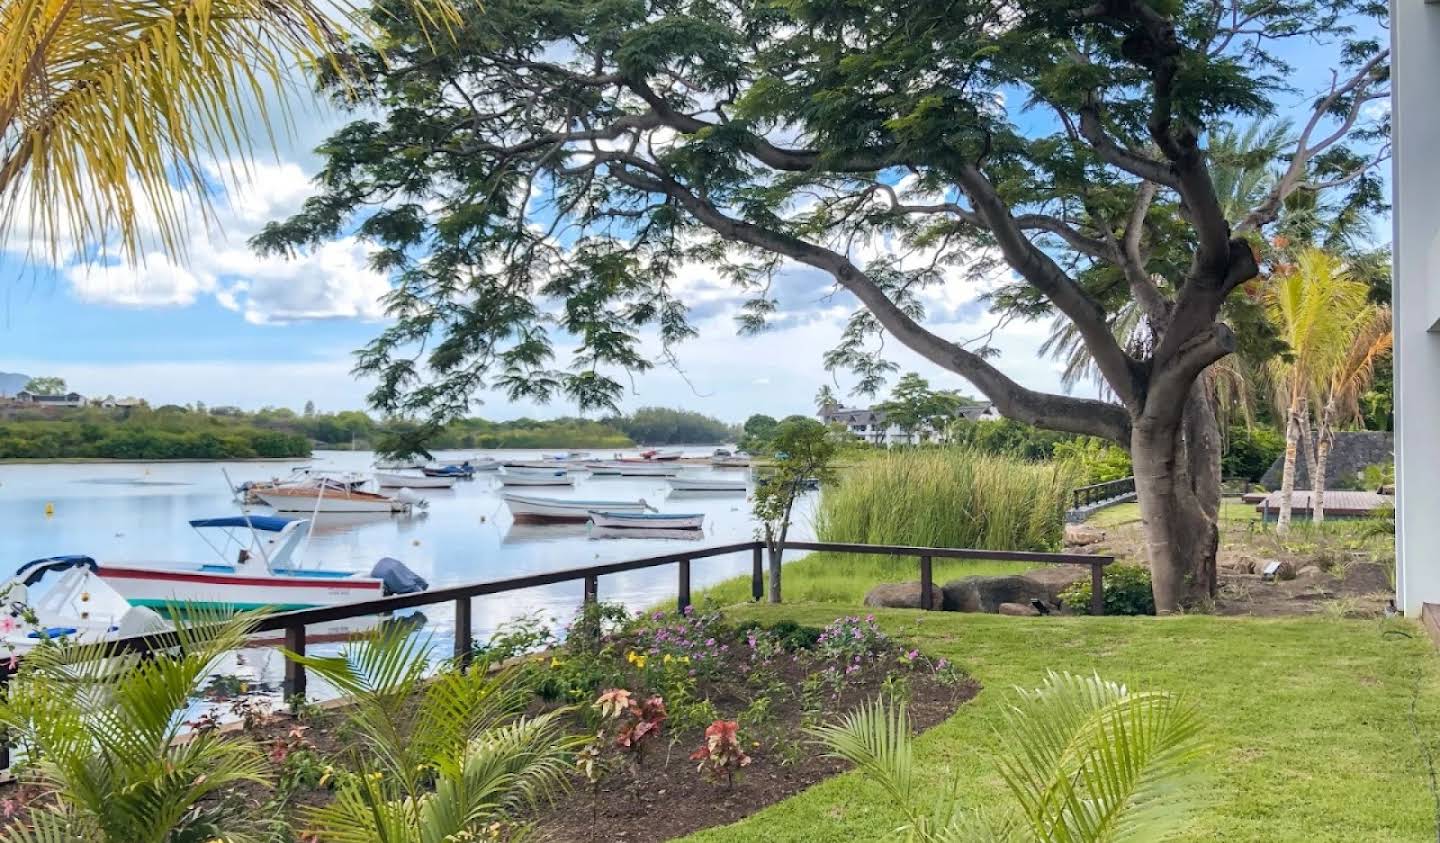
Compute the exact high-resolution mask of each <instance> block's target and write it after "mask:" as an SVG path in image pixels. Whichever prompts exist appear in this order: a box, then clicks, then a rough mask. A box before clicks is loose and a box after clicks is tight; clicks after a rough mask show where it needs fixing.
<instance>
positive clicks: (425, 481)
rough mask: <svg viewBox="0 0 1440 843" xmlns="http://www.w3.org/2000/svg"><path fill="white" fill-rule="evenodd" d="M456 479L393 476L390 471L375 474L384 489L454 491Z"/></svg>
mask: <svg viewBox="0 0 1440 843" xmlns="http://www.w3.org/2000/svg"><path fill="white" fill-rule="evenodd" d="M457 479H458V478H455V477H446V476H440V477H427V476H425V475H424V474H392V473H390V472H388V471H377V472H375V482H376V483H378V484H380V488H382V489H453V488H455V481H456V480H457Z"/></svg>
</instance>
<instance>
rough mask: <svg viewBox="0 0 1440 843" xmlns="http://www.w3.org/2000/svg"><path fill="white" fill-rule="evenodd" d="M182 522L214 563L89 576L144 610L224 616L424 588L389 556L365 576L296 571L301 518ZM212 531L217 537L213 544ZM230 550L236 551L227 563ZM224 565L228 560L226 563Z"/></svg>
mask: <svg viewBox="0 0 1440 843" xmlns="http://www.w3.org/2000/svg"><path fill="white" fill-rule="evenodd" d="M189 523H190V526H191V527H192V528H194V529H195V530H196V532H198V533H199V534H200V535H201V537H202V538H203V539H204V540H205V542H206V544H208V545H209V546H210V548H211V549H212V550H213V551H215V554H216V561H214V562H180V563H169V562H134V563H131V562H115V563H111V562H102V563H99V564H98V565H95V564H94V563H93V561H92V563H91V565H90V566H89V567H90V572H91V575H92V576H95V577H97V578H98V579H99V580H100V581H101V582H103V583H105V585H107V586H109V587H110V589H111V590H113V591H114V592H116V593H117V594H119V595H120V596H121V597H122V598H124V599H125V600H126V601H127V602H129V603H130V604H131V605H133V606H147V607H151V608H157V607H160V608H163V607H169V606H173V605H177V604H178V605H183V606H199V607H205V608H210V609H219V610H230V611H241V610H246V609H258V608H269V609H274V610H289V609H307V608H312V607H315V606H333V605H336V604H339V603H353V602H356V601H360V600H371V599H375V598H378V597H383V596H385V595H389V594H409V593H412V592H416V591H424V590H426V589H427V588H429V583H427V582H426V581H425V580H424V579H423V578H421V577H420V576H418V575H417V574H415V573H414V572H413V571H411V570H410V569H409V568H406V567H405V565H404V564H403V563H401V562H400V561H399V560H397V559H391V558H388V557H387V558H384V559H381V560H380V561H379V562H377V563H376V564H375V566H374V568H373V569H371V571H370V573H369V574H368V575H364V574H361V573H360V572H359V571H354V570H338V569H328V568H318V567H305V566H303V565H302V564H300V562H299V561H298V556H299V552H300V550H301V548H303V547H304V546H305V544H306V539H307V537H308V535H309V530H310V522H309V521H308V520H305V519H294V518H281V517H276V516H265V515H250V514H242V515H229V516H223V517H219V518H200V519H196V520H193V521H191V522H189ZM212 530H213V531H216V533H217V534H219V535H223V536H224V538H223V539H221V540H214V539H212V538H211V534H210V532H209V531H212ZM232 550H235V551H237V552H236V553H235V555H234V556H233V557H231V556H230V555H229V553H230V551H232ZM82 558H88V557H82ZM230 558H233V560H234V561H233V562H232V561H225V560H227V559H230Z"/></svg>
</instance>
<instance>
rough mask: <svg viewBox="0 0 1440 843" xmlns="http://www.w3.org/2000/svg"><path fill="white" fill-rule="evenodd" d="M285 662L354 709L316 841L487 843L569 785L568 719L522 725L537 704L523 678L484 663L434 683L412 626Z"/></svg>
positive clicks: (313, 824)
mask: <svg viewBox="0 0 1440 843" xmlns="http://www.w3.org/2000/svg"><path fill="white" fill-rule="evenodd" d="M286 655H287V656H288V657H290V658H293V659H296V660H297V661H300V662H301V663H303V664H304V665H305V666H306V667H307V668H308V669H309V670H312V671H314V672H315V673H316V674H317V675H319V676H321V677H323V678H324V679H326V680H328V681H329V682H330V683H332V684H333V685H334V686H335V687H336V688H337V689H339V690H340V691H341V692H343V693H344V694H345V695H346V698H347V700H348V701H349V702H350V704H349V705H348V706H347V707H346V709H345V716H346V718H347V722H348V724H349V727H350V731H351V732H352V733H353V734H354V735H355V740H354V741H353V744H352V752H351V759H350V763H351V769H350V771H349V775H345V776H343V777H342V778H341V783H340V785H339V786H338V788H337V791H336V796H335V800H334V802H332V803H331V804H329V805H326V806H324V807H320V808H314V809H310V810H309V811H308V814H307V819H308V824H309V826H310V831H309V833H310V834H312V835H313V836H314V839H316V840H320V841H337V843H348V841H355V840H366V841H374V843H443V841H449V840H478V839H487V838H485V835H484V832H485V830H486V828H487V827H488V826H490V825H491V824H492V823H495V822H496V821H499V820H504V819H505V818H506V817H508V816H509V815H510V814H511V812H512V811H513V810H514V809H516V808H521V807H527V806H532V807H533V806H534V805H535V804H537V803H539V802H542V801H544V800H545V799H548V798H549V796H550V795H551V794H553V793H554V792H556V791H558V790H561V789H563V788H564V787H565V786H566V775H567V774H568V772H569V770H570V765H569V763H568V757H569V756H568V750H569V749H570V748H571V747H572V746H573V745H574V743H575V742H574V741H573V740H572V739H570V738H568V737H566V736H565V734H564V732H563V730H562V726H561V724H562V718H563V717H564V716H565V715H566V714H567V713H568V712H567V711H566V710H564V709H561V710H557V711H553V712H549V713H546V714H542V715H539V716H536V717H527V716H524V711H525V706H526V704H527V703H528V702H529V699H530V695H529V693H528V688H527V686H526V685H524V684H523V683H522V682H520V681H519V680H520V676H519V674H518V673H517V670H516V669H515V668H510V669H505V670H499V671H492V670H490V665H488V664H484V663H477V664H475V665H472V666H471V667H470V668H469V669H458V668H452V669H446V670H442V671H441V672H440V673H439V674H438V675H436V676H433V677H430V678H429V679H425V677H424V675H425V672H426V670H427V668H428V667H429V665H430V662H431V658H430V657H431V646H430V644H429V642H428V641H422V640H420V639H417V638H416V637H415V636H413V635H412V633H411V630H410V629H409V628H408V627H406V626H405V625H403V624H393V625H390V626H388V627H385V628H382V629H381V630H380V631H378V632H377V633H376V634H375V635H373V636H371V637H369V638H367V639H366V640H364V641H361V642H358V643H355V644H352V645H350V646H347V647H346V648H345V649H344V650H343V651H342V652H341V653H340V654H339V655H337V656H329V657H324V656H318V657H317V656H304V657H299V656H296V655H294V654H293V653H287V654H286ZM422 680H423V681H422Z"/></svg>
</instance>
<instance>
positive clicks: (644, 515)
mask: <svg viewBox="0 0 1440 843" xmlns="http://www.w3.org/2000/svg"><path fill="white" fill-rule="evenodd" d="M590 523H591V524H593V525H595V526H596V527H601V528H607V529H617V530H654V529H661V530H698V529H700V528H701V527H703V526H705V513H703V512H690V513H684V512H606V511H603V510H593V511H591V513H590Z"/></svg>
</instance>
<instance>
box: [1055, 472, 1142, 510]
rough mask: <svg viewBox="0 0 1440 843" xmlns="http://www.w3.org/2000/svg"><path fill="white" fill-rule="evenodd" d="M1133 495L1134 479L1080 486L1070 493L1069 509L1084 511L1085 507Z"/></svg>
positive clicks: (1124, 478) (1123, 478)
mask: <svg viewBox="0 0 1440 843" xmlns="http://www.w3.org/2000/svg"><path fill="white" fill-rule="evenodd" d="M1133 494H1135V478H1134V477H1122V478H1120V479H1119V480H1111V481H1109V482H1108V483H1096V484H1095V485H1093V486H1081V487H1080V488H1078V489H1076V490H1075V491H1073V492H1071V493H1070V498H1071V500H1070V508H1071V509H1072V510H1074V509H1084V508H1085V507H1087V506H1091V505H1093V504H1097V503H1100V502H1101V501H1108V500H1113V499H1115V498H1119V497H1125V496H1128V495H1133Z"/></svg>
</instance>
